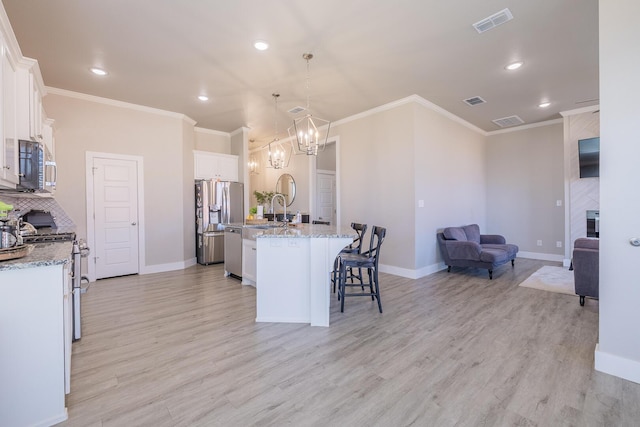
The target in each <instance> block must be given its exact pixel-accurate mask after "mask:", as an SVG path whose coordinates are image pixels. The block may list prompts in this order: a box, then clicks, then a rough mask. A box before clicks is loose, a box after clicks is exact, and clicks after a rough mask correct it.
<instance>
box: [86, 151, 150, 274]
mask: <svg viewBox="0 0 640 427" xmlns="http://www.w3.org/2000/svg"><path fill="white" fill-rule="evenodd" d="M86 168H87V188H86V191H87V243H88V245H89V247H90V248H91V255H90V258H89V260H88V266H87V267H88V268H87V271H88V274H89V280H90V281H94V280H96V279H103V278H107V277H115V276H124V275H129V274H138V273H139V272H140V269H141V268H140V266H141V265H142V260H143V259H144V250H143V248H144V244H143V242H144V238H143V233H142V230H143V229H144V227H143V224H142V222H141V219H142V218H144V215H143V210H142V206H143V197H142V194H143V193H142V176H143V173H142V158H141V157H138V156H123V155H116V154H107V153H90V152H88V153H87V157H86Z"/></svg>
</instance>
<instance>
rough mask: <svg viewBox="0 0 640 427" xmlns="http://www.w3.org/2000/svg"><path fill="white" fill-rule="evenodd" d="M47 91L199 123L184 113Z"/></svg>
mask: <svg viewBox="0 0 640 427" xmlns="http://www.w3.org/2000/svg"><path fill="white" fill-rule="evenodd" d="M45 89H46V90H47V92H48V93H51V94H53V95H59V96H65V97H67V98H74V99H80V100H82V101H88V102H95V103H97V104H104V105H109V106H111V107H119V108H126V109H129V110H135V111H140V112H143V113H150V114H157V115H160V116H167V117H173V118H176V119H181V120H186V121H191V122H193V124H194V125H195V124H196V123H197V122H196V121H195V120H193V119H192V118H190V117H189V116H187V115H185V114H182V113H176V112H173V111H167V110H161V109H159V108H152V107H145V106H144V105H138V104H131V103H129V102H123V101H116V100H115V99H109V98H103V97H100V96H95V95H87V94H86V93H80V92H73V91H70V90H66V89H58V88H55V87H49V86H46V87H45Z"/></svg>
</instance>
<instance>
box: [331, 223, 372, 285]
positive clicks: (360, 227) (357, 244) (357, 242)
mask: <svg viewBox="0 0 640 427" xmlns="http://www.w3.org/2000/svg"><path fill="white" fill-rule="evenodd" d="M351 228H353V229H354V230H355V232H356V234H357V235H358V237H356V238H355V239H353V242H351V244H349V245H348V246H346V247H344V248H343V249H342V250H341V251H340V253H339V254H338V256H337V257H336V259H335V260H334V261H333V271H332V272H331V283H333V293H335V292H336V285H337V284H338V280H337V279H338V269H339V268H340V265H339V264H338V261H339V259H340V255H341V254H354V253H355V254H359V253H362V242H363V241H364V240H363V239H364V235H365V233H366V232H367V224H358V223H357V222H352V223H351ZM354 278H355V279H358V280H359V281H360V283H362V270H361V269H358V274H353V270H352V269H351V268H349V269H348V273H347V279H350V280H351V283H353V279H354ZM363 290H364V288H363Z"/></svg>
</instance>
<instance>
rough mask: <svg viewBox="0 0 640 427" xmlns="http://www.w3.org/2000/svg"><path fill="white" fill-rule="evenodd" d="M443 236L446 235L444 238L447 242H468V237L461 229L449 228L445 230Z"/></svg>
mask: <svg viewBox="0 0 640 427" xmlns="http://www.w3.org/2000/svg"><path fill="white" fill-rule="evenodd" d="M442 234H443V235H444V238H445V239H447V240H461V241H463V242H464V241H466V240H467V235H466V234H465V232H464V230H463V229H462V228H460V227H447V228H445V229H444V231H443V232H442ZM478 243H480V242H478Z"/></svg>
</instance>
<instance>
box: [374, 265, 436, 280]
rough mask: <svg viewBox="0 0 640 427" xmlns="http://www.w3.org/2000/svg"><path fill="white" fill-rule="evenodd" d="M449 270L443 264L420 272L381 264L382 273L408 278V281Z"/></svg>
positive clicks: (421, 269) (429, 266) (431, 266)
mask: <svg viewBox="0 0 640 427" xmlns="http://www.w3.org/2000/svg"><path fill="white" fill-rule="evenodd" d="M445 268H447V266H446V265H444V263H443V262H440V263H438V264H431V265H428V266H426V267H422V268H420V269H418V270H411V269H408V268H400V267H394V266H393V265H384V264H380V271H381V272H383V273H387V274H393V275H394V276H400V277H406V278H407V279H420V278H422V277H426V276H428V275H430V274H433V273H437V272H438V271H440V270H444V269H445Z"/></svg>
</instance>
